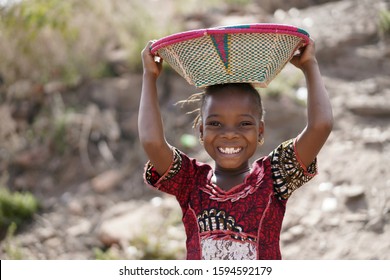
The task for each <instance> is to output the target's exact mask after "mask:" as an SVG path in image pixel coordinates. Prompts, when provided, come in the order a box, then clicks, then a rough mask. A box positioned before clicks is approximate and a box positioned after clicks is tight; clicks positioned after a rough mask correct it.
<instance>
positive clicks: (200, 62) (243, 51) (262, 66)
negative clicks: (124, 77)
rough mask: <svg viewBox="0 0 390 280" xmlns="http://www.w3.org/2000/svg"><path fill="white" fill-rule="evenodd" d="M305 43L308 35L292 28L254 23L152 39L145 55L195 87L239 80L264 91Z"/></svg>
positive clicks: (307, 40) (282, 25)
mask: <svg viewBox="0 0 390 280" xmlns="http://www.w3.org/2000/svg"><path fill="white" fill-rule="evenodd" d="M308 42H309V34H308V33H307V32H306V31H304V30H302V29H299V28H297V27H295V26H290V25H284V24H263V23H255V24H249V25H235V26H223V27H215V28H209V29H198V30H191V31H186V32H181V33H177V34H173V35H170V36H167V37H164V38H162V39H159V40H157V41H155V42H154V43H153V44H152V46H151V52H152V54H154V55H158V56H160V57H162V58H163V59H164V60H165V61H166V62H167V63H168V64H169V65H170V66H171V67H172V68H173V69H175V70H176V71H177V72H178V73H179V74H180V75H181V76H182V77H184V78H185V79H186V80H187V82H188V83H189V84H191V85H195V86H196V87H200V88H201V87H206V86H209V85H214V84H224V83H243V82H244V83H253V84H255V85H256V86H259V87H267V85H268V84H269V83H270V82H271V80H272V79H273V78H274V77H275V76H276V75H277V74H278V73H279V72H280V71H281V70H282V69H283V67H284V66H285V65H286V64H287V62H289V60H290V59H291V58H292V56H293V55H294V53H295V52H296V51H297V50H298V49H299V48H300V47H302V46H305V45H306V44H308Z"/></svg>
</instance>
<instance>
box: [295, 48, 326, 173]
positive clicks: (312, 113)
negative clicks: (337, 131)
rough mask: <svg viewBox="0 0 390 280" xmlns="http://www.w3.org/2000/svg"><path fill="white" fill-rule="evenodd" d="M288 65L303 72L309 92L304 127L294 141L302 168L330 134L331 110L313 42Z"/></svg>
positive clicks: (317, 151)
mask: <svg viewBox="0 0 390 280" xmlns="http://www.w3.org/2000/svg"><path fill="white" fill-rule="evenodd" d="M291 63H292V64H294V65H295V66H296V67H298V68H300V69H301V70H302V71H303V73H304V75H305V78H306V85H307V90H308V96H307V125H306V127H305V129H304V130H303V131H302V133H301V134H300V135H299V136H298V139H297V142H296V150H297V153H298V155H299V158H300V160H301V162H302V163H303V164H304V165H305V166H308V165H309V164H310V163H311V162H313V160H314V158H315V157H316V156H317V154H318V153H319V151H320V150H321V148H322V146H323V145H324V144H325V142H326V140H327V138H328V136H329V134H330V132H331V131H332V127H333V114H332V107H331V104H330V101H329V97H328V92H327V90H326V88H325V85H324V83H323V80H322V77H321V73H320V69H319V66H318V62H317V59H316V57H315V46H314V42H313V41H312V40H310V43H309V44H308V45H307V46H306V47H305V49H304V50H303V53H302V54H301V55H299V56H295V57H293V59H292V60H291Z"/></svg>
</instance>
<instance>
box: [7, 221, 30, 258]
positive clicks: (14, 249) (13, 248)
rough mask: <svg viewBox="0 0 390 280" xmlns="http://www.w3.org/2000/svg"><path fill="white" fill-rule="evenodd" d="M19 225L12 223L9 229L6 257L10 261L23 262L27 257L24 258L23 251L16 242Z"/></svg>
mask: <svg viewBox="0 0 390 280" xmlns="http://www.w3.org/2000/svg"><path fill="white" fill-rule="evenodd" d="M17 228H18V227H17V225H16V223H15V222H12V223H11V224H10V225H9V226H8V229H7V235H6V237H5V240H4V242H5V247H4V250H5V255H6V259H8V260H23V259H25V257H24V256H23V253H22V249H21V248H20V245H19V244H18V242H16V241H15V239H14V236H15V233H16V230H17Z"/></svg>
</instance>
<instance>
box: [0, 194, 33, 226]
mask: <svg viewBox="0 0 390 280" xmlns="http://www.w3.org/2000/svg"><path fill="white" fill-rule="evenodd" d="M38 209H39V203H38V200H37V199H36V198H35V197H34V195H32V194H31V193H29V192H25V193H21V192H14V193H11V192H10V191H9V190H8V189H6V188H4V187H0V230H4V229H6V228H8V227H9V226H10V225H11V224H12V223H15V225H16V226H20V225H21V224H22V223H23V222H25V221H26V220H29V219H31V218H32V216H33V215H34V213H36V212H37V211H38Z"/></svg>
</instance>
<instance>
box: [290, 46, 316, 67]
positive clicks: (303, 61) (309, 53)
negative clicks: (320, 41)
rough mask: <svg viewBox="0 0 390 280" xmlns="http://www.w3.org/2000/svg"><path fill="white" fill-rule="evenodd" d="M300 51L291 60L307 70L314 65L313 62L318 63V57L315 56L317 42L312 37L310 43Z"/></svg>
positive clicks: (295, 64)
mask: <svg viewBox="0 0 390 280" xmlns="http://www.w3.org/2000/svg"><path fill="white" fill-rule="evenodd" d="M299 51H300V53H299V54H297V55H294V56H293V58H292V59H291V60H290V62H291V63H292V64H293V65H294V66H296V67H298V68H299V69H301V70H302V71H305V70H306V69H307V67H309V66H310V65H312V63H317V59H316V56H315V44H314V41H313V40H312V39H310V41H309V44H307V45H306V46H304V47H302V48H300V49H299Z"/></svg>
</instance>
